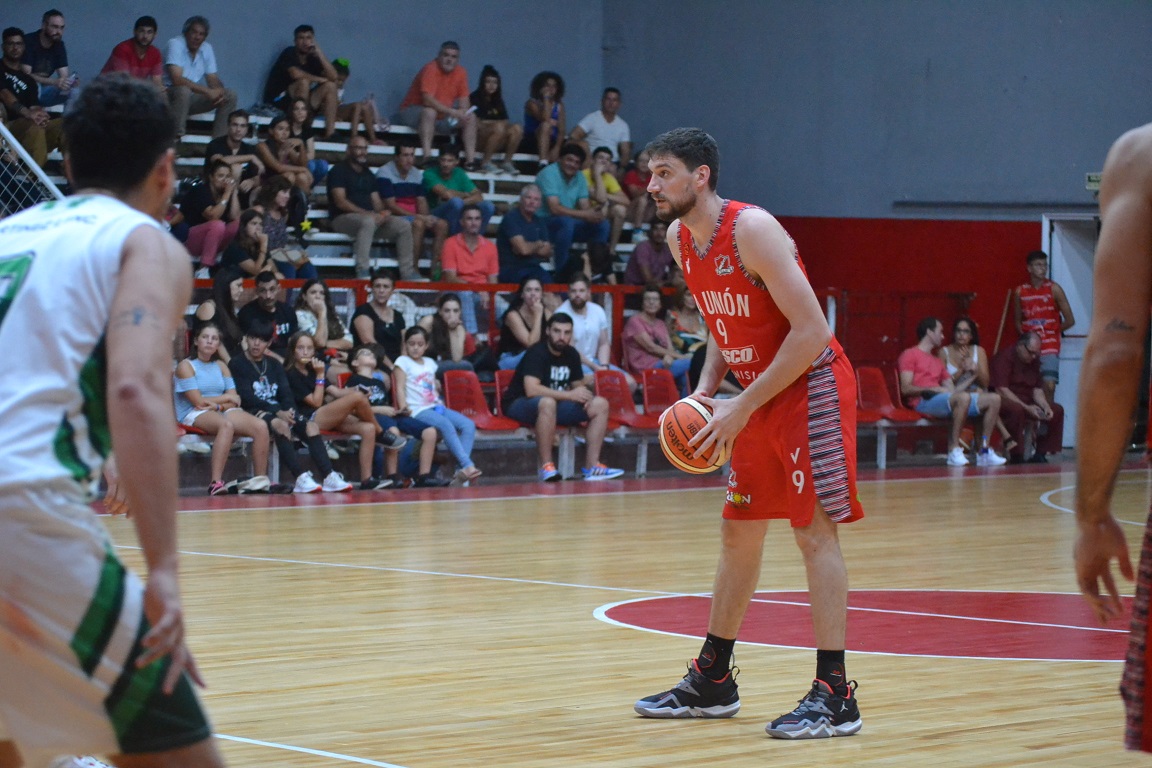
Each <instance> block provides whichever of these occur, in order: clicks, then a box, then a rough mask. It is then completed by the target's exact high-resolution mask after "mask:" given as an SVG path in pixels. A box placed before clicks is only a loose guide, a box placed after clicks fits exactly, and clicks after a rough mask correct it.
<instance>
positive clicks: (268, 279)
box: [256, 269, 279, 285]
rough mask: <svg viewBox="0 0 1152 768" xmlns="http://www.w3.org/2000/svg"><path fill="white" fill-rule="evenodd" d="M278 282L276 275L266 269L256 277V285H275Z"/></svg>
mask: <svg viewBox="0 0 1152 768" xmlns="http://www.w3.org/2000/svg"><path fill="white" fill-rule="evenodd" d="M278 280H279V278H278V277H276V273H275V272H273V271H272V270H270V269H266V270H264V271H263V272H261V273H260V274H258V275H256V285H267V284H268V283H275V282H277V281H278Z"/></svg>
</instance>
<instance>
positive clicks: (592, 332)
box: [556, 275, 636, 392]
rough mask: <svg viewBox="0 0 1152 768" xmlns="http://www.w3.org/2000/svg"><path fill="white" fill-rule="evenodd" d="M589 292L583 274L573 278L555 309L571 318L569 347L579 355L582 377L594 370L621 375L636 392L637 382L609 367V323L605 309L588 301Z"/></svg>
mask: <svg viewBox="0 0 1152 768" xmlns="http://www.w3.org/2000/svg"><path fill="white" fill-rule="evenodd" d="M591 297H592V291H591V288H590V286H589V284H588V277H587V276H586V275H576V276H574V277H573V278H572V279H571V280H569V281H568V298H567V299H566V300H565V301H564V303H562V304H561V305H560V306H559V307H558V308H557V309H556V311H557V312H563V313H564V314H566V315H568V316H569V317H571V318H572V348H573V349H575V350H576V351H577V352H579V353H580V364H581V365H582V366H583V367H584V375H585V376H592V375H594V371H604V370H613V371H619V372H620V373H622V374H624V379H625V381H627V382H628V388H629V389H631V390H632V391H633V392H635V391H636V379H634V378H632V375H631V374H629V373H628V372H627V371H625V370H624V369H623V368H617V367H616V366H614V365H612V363H611V362H610V360H611V353H612V339H611V335H610V332H611V330H612V324H611V323H609V322H608V315H607V313H605V312H604V308H603V307H601V306H600V305H599V304H597V303H596V302H594V301H591Z"/></svg>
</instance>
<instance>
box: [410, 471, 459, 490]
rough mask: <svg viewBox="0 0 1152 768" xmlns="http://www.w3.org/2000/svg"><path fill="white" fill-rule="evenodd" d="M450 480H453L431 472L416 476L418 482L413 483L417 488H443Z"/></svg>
mask: <svg viewBox="0 0 1152 768" xmlns="http://www.w3.org/2000/svg"><path fill="white" fill-rule="evenodd" d="M450 482H451V481H449V480H445V479H444V478H442V477H437V476H436V475H434V474H432V473H431V472H429V473H428V474H426V475H420V477H418V478H416V482H415V483H413V484H412V485H413V486H415V487H416V488H443V487H445V486H447V485H448V484H449V483H450Z"/></svg>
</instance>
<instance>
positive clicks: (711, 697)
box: [633, 659, 740, 718]
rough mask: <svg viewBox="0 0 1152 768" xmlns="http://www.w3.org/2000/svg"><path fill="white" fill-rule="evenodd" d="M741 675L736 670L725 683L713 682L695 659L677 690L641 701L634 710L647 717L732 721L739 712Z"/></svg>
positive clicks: (725, 679) (730, 672) (734, 669)
mask: <svg viewBox="0 0 1152 768" xmlns="http://www.w3.org/2000/svg"><path fill="white" fill-rule="evenodd" d="M739 671H740V670H739V669H737V668H736V667H733V668H732V669H731V670H729V672H728V674H727V675H725V676H724V679H723V680H719V681H716V680H711V679H709V678H707V677H705V676H704V674H703V673H702V672H701V671H700V667H699V666H697V665H696V660H695V659H693V660H692V661H690V662H688V674H686V675H684V679H683V680H681V681H680V682H679V683H678V684H677V685H676V687H675V688H673V689H671V690H669V691H664V692H663V693H658V694H656V695H655V696H648V697H646V698H643V699H640V701H638V702H636V705H635V706H634V707H633V709H634V710H636V714H638V715H643V716H644V717H661V718H686V717H732V715H734V714H736V713H737V712H739V711H740V697H739V696H738V695H737V693H736V675H737V673H738V672H739Z"/></svg>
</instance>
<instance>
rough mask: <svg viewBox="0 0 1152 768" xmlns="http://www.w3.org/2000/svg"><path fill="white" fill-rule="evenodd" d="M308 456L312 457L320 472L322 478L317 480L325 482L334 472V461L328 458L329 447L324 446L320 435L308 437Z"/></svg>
mask: <svg viewBox="0 0 1152 768" xmlns="http://www.w3.org/2000/svg"><path fill="white" fill-rule="evenodd" d="M308 454H309V455H310V456H311V457H312V461H313V463H315V464H316V468H317V469H319V470H320V477H318V478H316V481H317V482H321V483H322V482H324V478H326V477H328V475H329V474H331V472H332V460H331V459H329V458H328V447H327V446H326V445H324V439H323V438H322V437H320V435H309V436H308Z"/></svg>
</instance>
